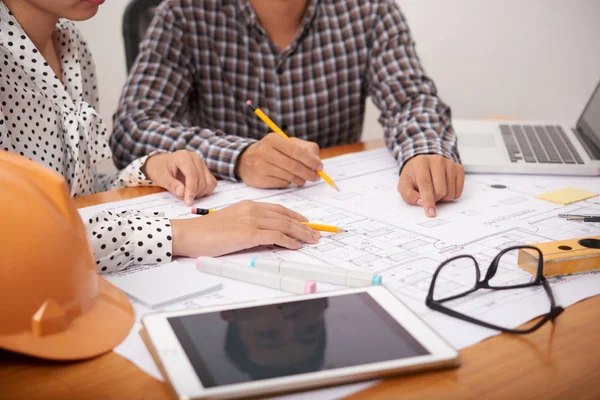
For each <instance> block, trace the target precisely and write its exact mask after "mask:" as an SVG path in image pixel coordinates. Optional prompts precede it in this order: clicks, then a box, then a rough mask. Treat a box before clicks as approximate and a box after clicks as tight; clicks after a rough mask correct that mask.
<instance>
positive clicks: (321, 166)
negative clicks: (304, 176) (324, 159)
mask: <svg viewBox="0 0 600 400" xmlns="http://www.w3.org/2000/svg"><path fill="white" fill-rule="evenodd" d="M317 171H323V163H319V165H318V166H317Z"/></svg>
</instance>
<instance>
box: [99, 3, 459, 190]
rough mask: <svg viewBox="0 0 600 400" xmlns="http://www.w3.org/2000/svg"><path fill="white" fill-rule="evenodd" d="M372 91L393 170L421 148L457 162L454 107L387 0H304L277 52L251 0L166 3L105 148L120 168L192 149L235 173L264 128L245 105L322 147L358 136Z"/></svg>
mask: <svg viewBox="0 0 600 400" xmlns="http://www.w3.org/2000/svg"><path fill="white" fill-rule="evenodd" d="M369 95H370V96H371V97H372V98H373V101H374V103H375V105H376V106H377V107H378V108H379V109H380V110H381V116H380V118H379V121H380V123H381V124H382V125H383V127H384V131H385V137H386V141H387V145H388V147H389V148H390V149H391V150H392V151H393V153H394V156H395V157H396V159H397V160H398V162H399V164H400V166H402V165H403V164H404V163H405V162H406V161H408V160H409V159H410V158H411V157H414V156H416V155H419V154H439V155H442V156H445V157H447V158H449V159H451V160H453V161H455V162H459V157H458V153H457V149H456V135H455V133H454V130H453V129H452V126H451V120H450V109H449V107H448V106H446V105H445V104H444V103H443V102H442V101H441V100H440V99H439V98H438V97H437V92H436V88H435V85H434V83H433V82H432V80H431V79H429V78H428V77H427V75H426V74H425V72H424V70H423V67H422V66H421V63H420V61H419V59H418V57H417V54H416V51H415V44H414V42H413V40H412V39H411V36H410V32H409V29H408V26H407V24H406V21H405V19H404V17H403V15H402V13H401V12H400V9H399V8H398V6H397V5H396V3H395V1H394V0H311V1H310V4H309V6H308V7H307V10H306V13H305V16H304V20H303V22H302V25H301V28H300V31H299V33H298V35H297V37H296V39H295V40H294V41H293V42H292V43H291V44H290V45H289V46H288V47H287V48H286V49H285V50H284V51H280V50H279V49H278V48H277V46H275V45H274V44H273V43H272V42H271V41H270V39H269V38H268V35H267V33H266V31H265V30H264V29H263V28H262V27H261V25H260V23H259V22H258V21H257V17H256V15H255V13H254V11H253V9H252V7H251V6H250V2H249V1H247V0H166V1H164V2H163V3H162V4H161V6H160V7H159V8H158V9H157V11H156V16H155V18H154V21H153V23H152V25H151V27H150V28H149V32H148V35H147V37H146V39H145V40H144V42H143V43H142V45H141V49H140V56H139V57H138V59H137V61H136V64H135V66H134V68H133V71H132V73H131V75H130V77H129V80H128V82H127V85H126V86H125V89H124V92H123V95H122V97H121V100H120V106H119V109H118V111H117V113H116V115H115V120H114V122H115V124H114V125H115V131H114V133H113V135H112V137H111V141H110V144H111V147H112V150H113V153H114V159H115V163H116V164H117V166H119V167H123V166H125V165H127V164H128V163H129V162H131V161H132V160H134V159H136V158H138V157H142V156H144V155H146V154H148V153H150V152H152V151H154V150H156V149H164V150H168V151H175V150H180V149H187V150H192V151H196V150H197V151H200V152H201V153H202V155H203V157H204V160H205V161H206V163H207V165H208V167H209V168H210V170H211V171H212V172H213V173H214V174H215V175H216V176H218V177H221V178H225V179H231V180H236V176H235V164H236V161H237V159H238V157H239V156H240V154H241V153H242V151H243V150H244V149H245V148H246V147H247V146H249V145H250V144H252V143H254V142H255V141H257V140H260V139H261V138H263V137H264V136H266V135H267V134H269V132H270V130H269V128H268V127H267V126H266V125H265V124H264V123H263V122H261V121H260V120H259V119H258V118H257V117H256V116H255V115H254V114H253V113H252V111H251V110H250V109H249V108H248V107H247V106H246V105H245V102H246V100H248V99H250V100H252V101H253V102H254V104H256V105H257V106H259V107H260V108H261V109H262V110H263V111H264V112H265V113H266V114H267V115H269V117H271V119H273V120H274V121H275V122H276V123H277V124H278V125H279V126H280V127H281V128H282V129H283V130H284V131H285V132H286V133H287V134H288V135H289V136H296V137H298V138H301V139H304V140H309V141H312V142H316V143H317V144H318V145H319V146H320V147H329V146H336V145H340V144H345V143H350V142H357V141H359V140H360V137H361V131H362V126H363V117H364V111H365V100H366V98H367V96H369Z"/></svg>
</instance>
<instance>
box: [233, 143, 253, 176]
mask: <svg viewBox="0 0 600 400" xmlns="http://www.w3.org/2000/svg"><path fill="white" fill-rule="evenodd" d="M255 144H256V143H252V144H250V145H248V146H246V147H244V148H243V149H242V151H241V152H240V154H239V155H238V156H237V160H236V162H235V168H234V174H235V179H237V180H238V181H242V182H244V178H243V177H242V175H244V172H245V170H246V165H245V164H246V163H245V161H246V159H247V157H246V156H247V155H248V152H247V151H248V150H249V149H250V148H251V147H252V146H254V145H255Z"/></svg>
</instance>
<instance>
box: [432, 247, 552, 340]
mask: <svg viewBox="0 0 600 400" xmlns="http://www.w3.org/2000/svg"><path fill="white" fill-rule="evenodd" d="M520 250H530V251H533V252H537V255H538V257H537V273H536V275H535V278H534V279H529V280H528V281H524V280H527V275H526V274H525V273H523V272H522V270H520V268H518V265H517V264H518V259H519V251H520ZM485 257H486V255H485V254H481V255H480V257H479V258H485ZM532 259H535V258H529V260H532ZM543 268H544V257H543V255H542V252H541V251H540V249H538V248H537V247H533V246H513V247H509V248H507V249H505V250H502V251H501V252H500V253H499V254H498V255H497V256H496V257H494V259H493V260H492V262H491V263H490V266H489V268H488V270H487V273H486V275H485V277H484V278H483V280H481V271H480V269H479V264H478V263H477V260H476V259H475V257H473V256H470V255H460V256H457V257H453V258H450V259H448V260H446V261H444V262H443V263H442V264H441V265H440V266H439V267H438V268H437V270H436V271H435V273H434V274H433V279H432V280H431V286H430V287H429V293H428V294H427V299H426V300H425V304H426V305H427V307H429V308H431V309H433V310H436V311H439V312H441V313H444V314H446V315H449V316H451V317H454V318H458V319H461V320H463V321H467V322H470V323H472V324H476V325H480V326H484V327H486V328H490V329H496V330H499V331H502V332H507V333H516V334H526V333H531V332H533V331H535V330H537V329H539V328H540V327H541V326H542V325H544V324H545V323H546V322H548V321H553V320H554V319H556V317H558V316H559V315H560V313H562V312H563V311H564V309H563V308H562V307H560V306H557V305H556V302H555V300H554V295H553V294H552V289H551V288H550V285H549V284H548V281H547V280H546V278H545V277H544V269H543ZM499 271H500V273H499V274H498V272H499ZM460 279H462V282H461V283H460V284H459V283H457V281H458V280H460ZM465 279H473V286H472V288H471V289H468V290H466V291H462V292H459V293H455V292H456V290H460V288H461V287H464V280H465ZM540 285H541V286H542V287H543V288H544V291H545V292H546V294H547V295H548V299H549V302H550V310H549V311H548V313H547V314H544V316H543V317H542V319H541V320H540V321H538V322H537V323H536V324H535V325H533V326H531V327H529V328H526V329H509V328H505V327H502V326H498V325H494V324H491V323H489V322H486V321H482V320H479V319H477V318H474V317H471V316H469V315H467V314H465V313H463V312H460V311H457V310H455V309H451V308H449V307H447V306H445V305H444V304H443V303H446V302H448V301H450V300H456V299H459V298H461V297H464V296H467V295H469V294H471V293H473V292H475V291H477V290H479V289H491V290H507V289H520V288H528V287H535V286H540ZM444 296H445V297H444ZM458 308H460V307H458Z"/></svg>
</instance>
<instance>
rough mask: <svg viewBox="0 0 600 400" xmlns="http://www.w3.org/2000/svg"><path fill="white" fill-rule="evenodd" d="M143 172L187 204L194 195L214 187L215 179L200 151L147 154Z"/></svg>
mask: <svg viewBox="0 0 600 400" xmlns="http://www.w3.org/2000/svg"><path fill="white" fill-rule="evenodd" d="M142 172H143V173H144V174H145V175H146V177H147V178H148V179H149V180H151V181H152V182H154V183H156V184H157V185H158V186H160V187H162V188H165V189H167V190H168V191H169V192H171V193H173V194H174V195H175V196H178V197H181V198H183V199H184V201H185V204H186V205H187V206H191V205H192V202H193V201H194V199H195V198H197V197H202V196H206V195H209V194H211V193H212V192H213V191H214V190H215V188H216V187H217V180H216V179H215V177H214V176H212V174H211V173H210V171H209V170H208V167H207V166H206V164H204V161H203V160H202V158H200V154H198V153H192V152H190V151H187V150H180V151H176V152H175V153H159V154H155V155H153V156H150V157H148V159H147V160H146V162H145V164H144V167H143V168H142Z"/></svg>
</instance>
